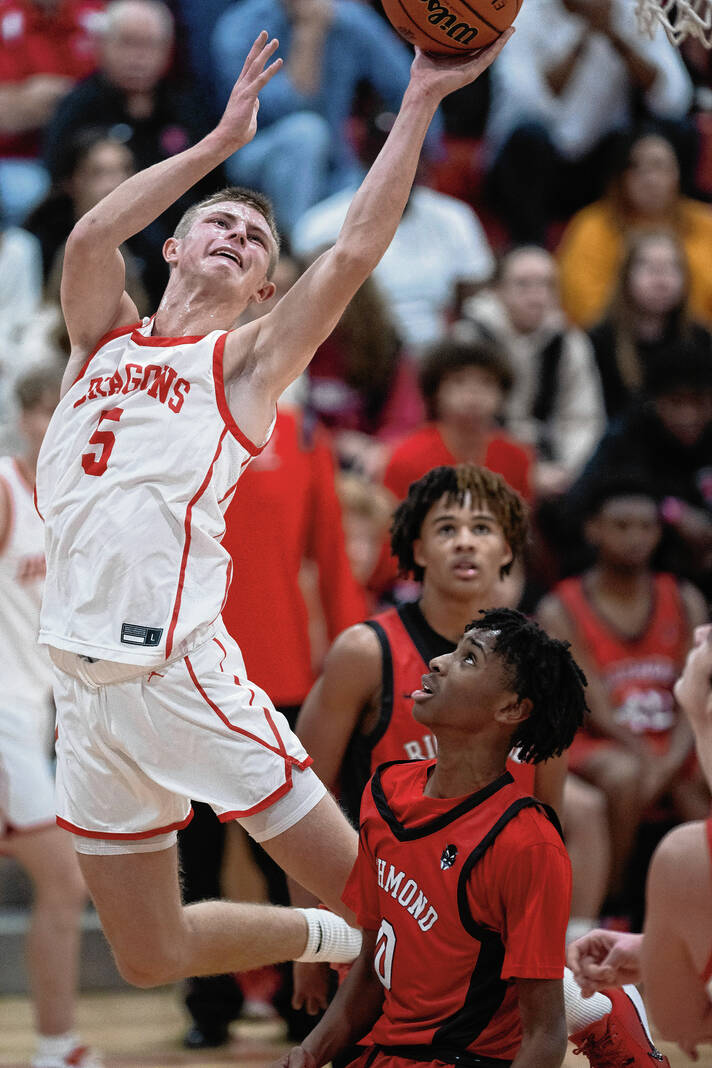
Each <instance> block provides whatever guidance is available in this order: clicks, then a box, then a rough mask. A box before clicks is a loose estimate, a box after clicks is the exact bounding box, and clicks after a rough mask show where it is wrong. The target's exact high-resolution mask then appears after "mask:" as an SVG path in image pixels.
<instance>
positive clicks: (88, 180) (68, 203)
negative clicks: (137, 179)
mask: <svg viewBox="0 0 712 1068" xmlns="http://www.w3.org/2000/svg"><path fill="white" fill-rule="evenodd" d="M134 170H135V166H134V158H133V154H132V152H131V149H130V148H129V147H128V145H127V144H126V143H125V142H124V141H123V140H121V139H119V138H117V137H115V136H114V135H113V134H111V133H110V132H109V131H108V130H106V129H97V128H92V127H89V128H86V129H80V130H77V131H76V132H75V134H74V135H73V137H72V138H71V139H70V140H69V142H68V144H66V145H65V146H63V152H62V157H61V160H60V171H59V173H58V175H57V178H56V180H55V186H54V189H53V190H52V191H51V192H50V193H49V194H48V196H47V197H45V199H44V200H43V201H42V202H41V203H40V204H38V205H37V207H36V208H35V209H34V211H33V212H32V213H31V215H30V216H29V218H28V220H27V228H28V230H30V231H31V232H32V233H33V234H35V236H36V237H37V238H38V239H39V241H40V243H41V246H42V260H43V267H44V275H45V297H46V298H47V299H48V300H50V301H51V302H55V303H57V304H58V303H59V283H60V279H61V274H62V261H63V258H64V244H65V242H66V240H67V238H68V237H69V234H70V233H71V231H72V228H73V226H74V224H75V223H76V222H77V220H78V219H80V218H81V217H82V215H84V214H86V212H88V211H89V210H90V209H91V208H93V207H94V205H95V204H98V203H99V201H100V200H101V199H102V198H103V197H105V196H106V195H107V194H108V193H111V192H112V190H114V189H116V187H117V186H119V185H120V184H121V183H122V182H123V181H124V180H125V179H126V178H128V177H129V176H130V175H131V174H133V172H134ZM121 254H122V256H123V258H124V262H125V264H126V291H127V293H128V294H129V296H130V297H131V299H132V300H133V301H134V303H135V304H136V306H137V308H138V310H139V312H140V313H141V314H142V315H143V314H147V309H148V305H149V298H148V296H147V292H146V286H147V285H151V284H152V288H151V296H154V295H155V294H156V293H158V294H160V293H161V292H162V289H163V288H164V287H165V281H166V275H167V271H166V265H165V262H164V261H163V259H162V258H159V259H156V258H155V257H153V256H152V249H151V247H150V245H148V244H147V242H146V240H145V238H144V237H143V235H142V234H140V233H139V234H137V235H136V236H135V237H133V238H131V240H130V242H129V243H128V245H126V246H123V247H122V249H121ZM144 279H145V280H146V284H144Z"/></svg>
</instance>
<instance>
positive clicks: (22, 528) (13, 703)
mask: <svg viewBox="0 0 712 1068" xmlns="http://www.w3.org/2000/svg"><path fill="white" fill-rule="evenodd" d="M0 483H1V485H0V492H4V495H5V497H6V499H7V504H8V506H9V524H8V530H7V535H6V537H5V540H4V542H3V544H2V545H0V649H1V650H2V652H1V655H0V664H1V665H2V670H1V671H0V677H1V678H2V688H1V689H0V707H2V708H3V709H7V711H8V712H9V713H11V714H12V715H15V714H22V710H23V708H27V707H28V706H32V707H40V706H42V707H44V706H46V705H47V701H48V695H49V693H50V690H51V683H52V675H51V668H50V664H49V660H48V658H47V655H46V652H45V650H41V649H39V647H38V645H37V632H38V630H39V620H40V603H41V600H42V586H43V583H44V577H45V559H44V531H43V529H42V522H41V520H40V517H39V516H38V515H37V512H36V510H35V505H34V501H33V496H32V494H33V488H32V486H31V485H30V484H29V483H28V482H27V480H26V479H25V477H24V475H23V474H22V472H21V470H20V467H19V466H18V464H17V461H16V460H14V459H13V458H12V457H10V456H3V457H0Z"/></svg>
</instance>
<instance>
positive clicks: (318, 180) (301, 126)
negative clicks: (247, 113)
mask: <svg viewBox="0 0 712 1068" xmlns="http://www.w3.org/2000/svg"><path fill="white" fill-rule="evenodd" d="M263 29H267V30H268V31H269V33H270V36H272V37H278V38H279V46H280V48H279V51H280V55H281V56H282V57H283V58H284V67H283V69H282V70H281V71H280V72H279V74H277V76H276V77H275V78H273V79H272V81H271V82H270V83H269V84H268V85H266V86H265V88H264V89H263V90H262V91H261V93H260V119H259V129H258V131H257V134H256V136H255V138H254V140H252V141H251V142H250V144H249V145H245V146H243V148H241V149H240V151H239V152H238V153H237V154H236V155H234V156H233V157H232V158H231V159H229V160H228V161H227V163H226V165H225V166H226V169H227V173H228V175H229V177H230V180H231V181H233V182H236V183H237V184H238V185H246V186H250V187H251V188H255V189H259V190H261V191H262V192H263V193H266V194H267V195H268V196H269V197H270V199H271V200H272V202H273V204H274V208H275V213H276V216H277V222H278V223H279V225H280V227H281V228H282V229H284V230H285V231H286V233H287V235H288V236H290V237H291V234H292V230H293V228H294V226H295V224H296V222H297V220H298V219H299V218H300V217H301V216H302V215H303V214H304V212H305V211H306V210H307V209H308V208H310V207H311V206H312V205H313V204H316V203H317V202H318V201H319V200H321V199H322V198H323V197H326V196H328V195H329V194H330V193H333V192H335V191H337V190H339V189H342V188H344V187H345V186H348V185H349V184H350V183H351V182H352V181H353V182H354V185H356V184H358V181H359V180H360V177H361V175H362V173H363V171H362V169H361V167H360V165H359V163H358V160H357V158H356V154H355V152H354V150H353V148H352V147H351V145H350V143H349V140H348V137H347V132H346V122H347V119H348V118H349V116H350V115H351V112H352V109H353V106H354V102H355V97H356V92H357V89H358V87H359V85H360V83H363V82H366V83H368V84H369V85H370V86H372V87H373V88H374V89H375V90H376V92H377V93H378V94H379V95H380V97H382V99H383V102H384V103H385V106H386V107H388V108H390V109H391V110H393V111H397V110H398V107H399V106H400V101H401V97H402V95H403V91H404V90H405V87H406V85H407V83H408V75H409V70H410V63H411V58H412V55H411V53H410V52H409V50H408V48H407V47H406V45H405V44H404V43H403V41H401V39H400V38H399V37H398V36H397V35H396V34H395V32H394V31H393V30H391V28H390V26H389V25H388V24H387V23H386V22H385V21H384V20H383V19H382V18H381V17H380V16H379V15H377V14H376V12H375V11H373V10H371V8H370V7H369V6H368V5H367V4H363V3H357V2H355V0H239V3H235V4H233V5H232V6H231V7H230V8H229V9H228V10H227V11H226V12H225V14H224V15H223V16H222V17H221V18H220V19H219V20H218V22H217V25H216V26H215V32H214V34H213V60H214V66H215V79H216V84H217V87H218V97H219V103H220V104H221V106H222V105H224V104H225V102H226V101H227V99H228V96H229V95H230V92H231V90H232V87H233V85H234V83H235V79H236V77H237V75H238V74H239V72H240V67H241V66H242V61H243V58H244V56H245V55H247V53H248V51H249V49H250V47H251V45H252V42H253V41H254V40H255V38H256V37H257V35H258V33H259V32H260V31H261V30H263ZM439 130H440V125H439V122H438V121H437V119H436V121H435V122H434V124H433V126H432V127H431V133H429V135H428V140H429V142H430V143H431V144H434V143H437V140H438V137H439ZM295 251H298V252H299V251H300V250H298V249H295Z"/></svg>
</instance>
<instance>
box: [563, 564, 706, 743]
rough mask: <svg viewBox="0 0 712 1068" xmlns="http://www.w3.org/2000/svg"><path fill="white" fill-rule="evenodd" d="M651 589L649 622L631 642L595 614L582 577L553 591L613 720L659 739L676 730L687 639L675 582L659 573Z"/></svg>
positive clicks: (672, 578) (673, 579) (683, 608)
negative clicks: (592, 667)
mask: <svg viewBox="0 0 712 1068" xmlns="http://www.w3.org/2000/svg"><path fill="white" fill-rule="evenodd" d="M652 583H653V607H652V611H651V613H650V618H649V620H648V622H647V624H646V626H645V628H644V630H643V631H642V632H641V633H640V634H638V635H637V636H636V637H634V638H629V637H626V636H625V635H623V634H620V633H618V632H617V631H616V630H615V627H614V626H613V625H612V624H611V623H609V622H608V621H607V620H604V619H602V618H601V616H600V615H599V614H598V613H597V612H596V610H595V608H594V607H593V604H592V603H591V601H590V599H589V597H588V595H587V592H586V581H585V577H584V578H569V579H565V580H564V581H563V582H560V583H559V584H558V586H556V588H555V590H554V592H555V594H556V595H557V597H558V598H559V600H560V601H561V603H562V604H563V605H564V607H565V608H566V610H567V612H568V613H569V616H570V617H571V619H572V621H573V622H574V624H575V626H576V628H577V630H578V632H579V634H580V636H581V639H582V641H583V642H584V644H585V645H586V648H587V649H588V651H589V653H590V655H591V656H592V658H593V661H594V663H595V665H596V667H597V668H598V671H599V673H600V675H601V678H602V680H603V682H604V684H605V687H606V690H607V693H608V697H609V699H610V702H611V705H612V707H613V708H614V710H615V713H616V719H617V720H618V721H619V722H620V723H623V724H625V725H626V726H627V727H629V728H630V729H631V730H633V731H635V732H636V733H638V734H643V733H649V734H659V733H661V732H665V731H669V730H670V729H671V727H672V726H673V725H674V723H675V720H676V718H677V713H676V708H675V698H674V697H673V692H672V689H673V686H674V684H675V680H676V679H677V677H678V675H679V674H680V671H681V669H682V665H683V663H684V661H685V655H686V653H687V649H688V645H689V637H690V627H689V621H688V618H687V612H686V610H685V606H684V603H683V600H682V596H681V593H680V586H679V583H678V581H677V579H676V578H675V577H674V576H673V575H668V574H663V573H661V574H657V575H654V576H653V578H652Z"/></svg>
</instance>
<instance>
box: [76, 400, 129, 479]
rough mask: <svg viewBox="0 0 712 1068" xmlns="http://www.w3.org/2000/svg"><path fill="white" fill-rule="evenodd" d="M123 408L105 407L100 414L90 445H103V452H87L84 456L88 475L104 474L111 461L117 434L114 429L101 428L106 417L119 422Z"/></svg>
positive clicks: (83, 462)
mask: <svg viewBox="0 0 712 1068" xmlns="http://www.w3.org/2000/svg"><path fill="white" fill-rule="evenodd" d="M123 411H124V410H123V408H105V409H104V411H103V412H102V413H101V415H100V416H99V425H98V426H97V428H96V430H95V431H94V433H93V434H92V436H91V437H90V438H89V444H90V445H101V452H100V453H99V454H98V455H97V453H95V452H85V453H84V454H83V456H82V467H83V468H84V471H85V473H86V474H87V475H103V474H104V472H105V471H106V465H107V464H108V462H109V457H110V456H111V453H112V450H113V448H114V445H115V443H116V434H114V432H113V431H112V430H101V429H100V427H101V424H102V422H103V421H104V419H112V420H113V421H114V422H116V423H118V421H119V419H120V418H121V416H122V415H123Z"/></svg>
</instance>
